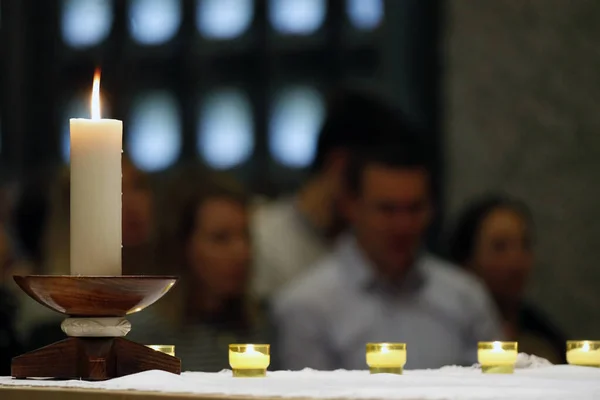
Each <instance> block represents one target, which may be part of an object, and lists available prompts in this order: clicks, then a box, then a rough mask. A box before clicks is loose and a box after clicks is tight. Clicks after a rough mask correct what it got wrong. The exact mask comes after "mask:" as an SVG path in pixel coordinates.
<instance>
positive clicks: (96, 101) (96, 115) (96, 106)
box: [92, 68, 123, 152]
mask: <svg viewBox="0 0 600 400" xmlns="http://www.w3.org/2000/svg"><path fill="white" fill-rule="evenodd" d="M92 119H93V120H97V119H100V68H97V69H96V72H94V84H93V86H92ZM121 152H123V151H122V150H121Z"/></svg>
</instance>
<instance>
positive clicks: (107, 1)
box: [61, 0, 113, 48]
mask: <svg viewBox="0 0 600 400" xmlns="http://www.w3.org/2000/svg"><path fill="white" fill-rule="evenodd" d="M112 22H113V3H112V1H111V0H63V2H62V24H61V27H62V37H63V41H64V42H65V43H66V44H68V45H69V46H71V47H75V48H85V47H90V46H94V45H97V44H99V43H101V42H102V41H103V40H104V39H106V38H107V37H108V34H109V33H110V30H111V27H112Z"/></svg>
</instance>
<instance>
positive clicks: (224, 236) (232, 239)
mask: <svg viewBox="0 0 600 400" xmlns="http://www.w3.org/2000/svg"><path fill="white" fill-rule="evenodd" d="M248 224H249V221H248V211H247V209H246V208H245V206H243V205H242V204H240V203H238V202H236V201H234V200H230V199H225V198H215V199H209V200H207V201H205V202H204V203H202V204H201V205H200V206H199V207H198V209H197V210H196V215H195V225H194V231H193V232H192V235H191V237H190V241H189V247H188V258H189V262H190V266H191V268H192V272H193V274H194V276H195V277H196V278H197V279H198V280H199V283H200V284H201V285H202V287H203V288H206V289H205V290H210V292H211V293H213V294H214V295H216V296H219V297H224V298H229V297H237V296H240V295H242V294H243V293H244V292H245V290H246V287H247V284H248V280H249V273H250V263H251V250H250V237H249V225H248Z"/></svg>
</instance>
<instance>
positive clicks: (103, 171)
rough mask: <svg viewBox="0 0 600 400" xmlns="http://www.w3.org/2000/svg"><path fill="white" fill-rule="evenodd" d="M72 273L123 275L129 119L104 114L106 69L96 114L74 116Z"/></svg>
mask: <svg viewBox="0 0 600 400" xmlns="http://www.w3.org/2000/svg"><path fill="white" fill-rule="evenodd" d="M70 122H71V274H72V275H121V153H122V151H123V150H122V147H123V146H122V143H123V122H122V121H118V120H114V119H100V72H99V71H96V74H95V75H94V85H93V89H92V119H81V118H76V119H71V121H70Z"/></svg>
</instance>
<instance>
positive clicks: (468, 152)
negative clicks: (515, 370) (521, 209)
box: [444, 0, 600, 337]
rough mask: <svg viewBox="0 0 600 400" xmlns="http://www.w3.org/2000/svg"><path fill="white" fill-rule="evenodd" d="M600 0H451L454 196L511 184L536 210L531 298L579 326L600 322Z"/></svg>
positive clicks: (452, 199) (582, 329)
mask: <svg viewBox="0 0 600 400" xmlns="http://www.w3.org/2000/svg"><path fill="white" fill-rule="evenodd" d="M599 16H600V2H598V1H594V0H573V1H570V0H522V1H513V0H493V1H476V0H456V1H449V2H448V6H447V16H446V30H445V41H446V45H445V48H446V50H447V53H446V56H445V64H446V65H445V74H444V76H445V100H444V103H445V117H446V118H445V130H446V132H447V137H446V140H445V141H446V147H445V149H446V158H447V164H446V165H447V176H448V181H447V194H446V197H447V204H448V208H449V209H450V210H451V211H452V212H454V211H456V209H457V208H458V207H459V206H460V205H461V204H462V203H463V202H464V201H465V200H466V199H468V198H470V197H471V196H473V195H476V194H479V193H481V192H482V191H485V190H497V189H502V190H505V191H507V192H509V193H511V194H514V195H516V196H519V197H521V198H523V199H524V200H526V201H527V202H528V203H529V204H530V205H531V207H532V208H533V210H534V215H535V219H536V224H537V226H536V231H537V237H538V238H537V254H538V265H537V269H536V271H535V276H534V284H533V287H532V288H531V292H530V293H531V297H532V298H533V300H535V301H536V302H537V303H538V304H539V305H540V306H541V307H542V308H543V309H544V310H545V311H546V312H547V313H549V314H550V315H552V316H554V317H555V318H556V319H557V320H558V322H559V323H560V324H561V326H562V327H564V328H565V329H566V330H567V332H568V333H570V334H571V335H572V336H573V337H595V336H594V334H596V336H597V333H598V332H600V308H599V306H600V290H599V285H600V261H599V256H600V113H599V112H598V105H599V104H600V24H599V23H598V21H599V19H598V18H599Z"/></svg>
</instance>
